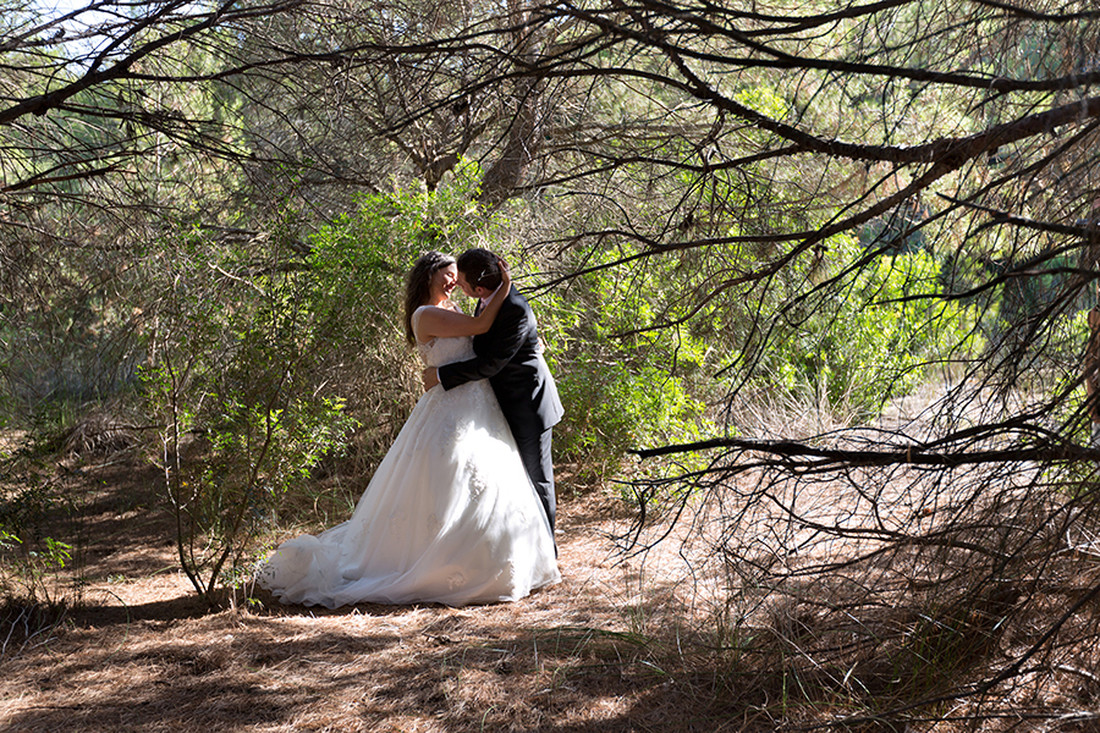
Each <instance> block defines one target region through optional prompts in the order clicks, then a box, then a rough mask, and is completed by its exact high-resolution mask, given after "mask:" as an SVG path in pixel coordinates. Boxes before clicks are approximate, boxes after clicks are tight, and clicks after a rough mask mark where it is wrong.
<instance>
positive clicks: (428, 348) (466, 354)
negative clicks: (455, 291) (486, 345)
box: [412, 305, 474, 367]
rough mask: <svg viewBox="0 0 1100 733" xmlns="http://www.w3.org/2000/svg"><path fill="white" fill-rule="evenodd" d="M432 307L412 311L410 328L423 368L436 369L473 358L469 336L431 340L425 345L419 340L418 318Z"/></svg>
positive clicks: (432, 306) (472, 348) (421, 307)
mask: <svg viewBox="0 0 1100 733" xmlns="http://www.w3.org/2000/svg"><path fill="white" fill-rule="evenodd" d="M435 307H436V306H434V305H422V306H420V307H419V308H417V309H416V310H415V311H413V315H412V327H413V333H414V334H416V339H417V344H416V350H417V352H418V353H419V354H420V359H421V361H423V362H424V366H430V367H438V366H443V365H444V364H450V363H451V362H455V361H465V360H467V359H472V358H473V357H474V344H473V340H472V339H471V338H470V337H469V336H453V337H445V338H433V339H430V340H428V341H427V342H426V343H424V342H422V339H421V338H420V316H422V315H423V314H424V311H426V310H427V309H428V308H435Z"/></svg>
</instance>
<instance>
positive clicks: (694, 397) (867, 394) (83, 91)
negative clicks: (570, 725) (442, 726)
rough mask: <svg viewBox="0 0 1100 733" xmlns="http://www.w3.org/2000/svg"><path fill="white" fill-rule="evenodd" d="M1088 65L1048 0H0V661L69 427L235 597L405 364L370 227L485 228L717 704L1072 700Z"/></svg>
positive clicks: (1085, 634)
mask: <svg viewBox="0 0 1100 733" xmlns="http://www.w3.org/2000/svg"><path fill="white" fill-rule="evenodd" d="M1098 85H1100V11H1097V10H1096V9H1095V7H1094V5H1093V4H1092V3H1090V2H1084V0H1079V1H1070V2H1058V1H1055V0H1036V2H1031V3H1028V4H1026V5H1024V4H1020V5H1017V4H1014V3H1013V2H999V1H997V2H994V1H992V0H967V1H966V2H954V1H953V0H952V1H949V0H881V1H879V2H867V3H862V4H861V3H850V2H825V1H821V2H818V1H816V0H811V1H810V2H800V3H793V2H792V3H785V2H778V1H776V2H772V1H770V0H765V1H762V2H722V3H710V2H699V3H694V4H693V3H666V2H658V1H650V0H642V1H640V2H633V1H632V0H609V1H608V2H602V0H594V1H593V2H587V1H585V2H580V3H573V2H560V3H545V4H544V3H539V2H528V1H526V0H507V2H505V3H493V2H474V1H469V0H462V1H460V2H453V1H452V2H437V1H436V0H409V1H408V2H387V1H384V0H379V1H377V2H357V1H346V2H344V1H340V2H328V1H319V2H312V1H306V0H279V1H277V2H252V1H251V0H243V1H240V2H236V1H233V0H230V1H228V2H223V3H203V2H184V1H182V0H174V1H169V2H163V1H161V0H133V1H132V2H119V1H118V0H95V1H94V2H92V3H90V4H87V5H84V4H80V3H77V4H75V5H72V6H63V7H52V6H49V5H46V4H41V3H29V2H25V1H24V0H0V431H2V434H3V436H4V441H3V448H2V453H0V460H2V462H0V551H2V555H0V590H2V592H3V596H4V599H5V601H4V603H5V605H4V606H3V608H4V610H3V615H2V616H0V637H3V638H4V639H5V641H4V644H3V652H2V653H0V664H3V663H4V661H5V658H7V659H8V660H12V659H17V658H18V657H19V655H20V654H22V653H24V652H25V650H27V649H28V648H31V647H33V645H34V644H35V641H34V640H35V639H36V638H41V637H40V636H39V635H40V634H42V633H44V631H46V630H48V631H49V633H50V634H52V633H54V631H56V630H57V629H59V628H64V625H65V624H66V623H69V622H71V618H72V616H71V614H72V613H73V612H74V609H78V608H79V607H80V604H81V602H82V590H81V589H82V587H83V586H82V584H86V583H88V582H89V581H90V579H89V578H88V577H87V575H86V574H85V573H83V572H82V570H81V568H82V563H81V557H82V544H81V542H82V540H81V538H82V536H83V533H84V531H85V530H86V529H87V524H86V523H82V522H83V520H82V517H84V516H86V514H85V510H86V509H87V507H88V504H87V502H86V499H83V498H81V496H78V495H76V494H74V493H73V492H72V490H71V483H70V482H69V481H68V477H71V476H72V475H75V474H80V473H81V472H88V471H90V470H91V469H92V468H93V467H103V466H106V465H112V466H117V465H125V466H131V467H133V468H134V470H135V471H138V470H145V469H148V468H149V467H153V468H154V469H155V472H154V475H156V476H157V477H158V478H157V479H156V480H155V481H154V482H152V484H151V489H150V491H151V493H150V495H149V498H148V501H147V502H146V501H145V500H144V499H143V500H142V502H143V503H141V504H140V505H137V506H136V510H138V511H139V513H141V512H148V513H151V514H157V515H158V516H163V517H167V518H168V521H166V522H165V524H164V526H165V527H166V535H165V536H164V537H163V540H164V541H165V542H167V543H169V544H170V545H171V547H172V551H173V554H174V556H175V562H177V563H178V567H179V569H180V571H181V572H182V573H184V574H185V575H186V577H187V578H188V580H189V582H190V584H191V585H192V586H193V590H194V593H195V594H196V595H197V596H198V597H199V598H201V599H203V600H204V602H206V603H208V604H209V605H210V607H211V608H213V609H217V608H224V607H225V606H226V604H230V605H232V606H233V607H234V608H237V607H238V606H240V607H244V608H248V607H250V605H252V604H258V605H262V601H261V600H257V599H256V597H255V595H254V590H255V589H253V588H252V586H251V583H250V574H251V571H252V569H253V568H254V566H255V563H256V561H257V560H258V559H259V558H261V557H263V556H264V554H265V553H266V552H267V551H269V549H270V547H271V546H272V544H273V543H274V542H276V541H277V540H278V539H280V538H282V537H285V536H286V535H287V534H289V533H292V532H294V531H297V530H298V529H301V528H303V527H305V528H310V527H313V528H316V527H320V526H325V525H329V524H331V523H333V522H334V521H338V520H339V519H341V518H343V517H345V516H346V515H347V513H348V512H349V511H350V509H351V507H352V506H354V502H355V500H356V499H357V497H358V495H359V493H360V492H361V490H362V488H363V486H364V485H365V481H366V480H367V479H368V478H369V476H370V474H371V472H372V470H373V467H374V466H375V465H376V464H377V462H378V460H379V459H380V458H381V456H382V455H383V454H384V452H385V449H386V447H387V446H388V445H389V444H390V442H391V441H392V440H393V438H394V436H395V435H396V432H397V430H398V429H399V428H400V426H401V424H402V422H403V421H404V418H405V416H406V415H407V414H408V412H409V410H410V409H411V407H412V405H413V404H414V402H415V399H416V397H417V395H418V394H419V392H420V389H419V386H418V377H417V374H418V372H417V368H416V363H415V355H414V354H413V353H411V352H410V351H409V350H408V349H407V347H406V345H405V343H404V340H403V339H402V334H401V317H400V311H399V309H400V296H401V292H402V289H403V283H404V275H405V273H406V271H407V269H408V268H409V266H410V265H411V263H412V262H413V261H414V260H415V258H416V257H417V256H418V254H419V253H421V252H423V251H425V250H427V249H439V250H443V251H447V252H450V253H458V252H460V251H461V250H463V249H465V248H466V247H468V246H483V247H487V248H490V249H493V250H495V251H498V252H500V253H501V254H503V255H504V256H505V257H506V258H507V259H508V260H509V261H510V262H511V263H512V267H513V271H514V273H515V275H516V276H517V284H518V286H519V287H520V288H521V289H523V290H524V292H525V294H526V295H527V296H528V298H529V299H531V301H532V303H533V305H534V308H535V311H536V313H537V314H538V317H539V319H540V330H541V333H542V335H543V338H544V340H545V341H546V344H547V349H548V351H547V355H548V359H549V361H550V365H551V369H552V370H553V371H554V373H555V375H556V377H557V379H558V383H559V387H560V389H561V391H562V397H563V401H564V403H565V407H566V413H567V416H566V420H565V422H564V423H563V424H562V425H561V426H560V427H559V428H558V430H557V431H556V433H555V451H556V459H557V462H558V465H559V473H560V474H561V475H562V476H563V477H564V479H563V481H562V482H561V483H562V485H561V488H560V491H561V492H562V493H563V494H564V495H565V497H566V499H567V500H569V499H571V498H572V499H575V500H577V501H580V500H582V499H583V498H584V497H591V496H597V495H598V496H601V497H607V498H608V501H610V502H611V503H612V504H613V505H614V508H612V509H608V510H607V511H609V512H611V513H623V514H624V516H626V517H627V521H626V523H625V524H624V525H623V530H622V531H621V532H618V533H617V536H616V537H614V538H613V540H614V543H615V546H616V547H617V548H619V551H620V552H621V553H623V556H624V557H627V556H633V555H636V554H637V553H644V552H645V551H646V550H647V549H649V548H650V547H652V546H654V545H655V544H657V543H658V542H660V541H661V540H662V539H663V540H664V541H665V542H666V543H673V542H685V543H687V541H688V539H690V540H691V541H692V543H693V544H692V547H691V549H690V551H689V550H688V549H684V550H682V553H683V554H684V556H685V557H690V558H691V562H692V565H693V567H694V568H695V569H696V571H697V576H696V577H697V578H698V579H700V584H701V585H702V584H703V583H702V579H706V583H705V584H706V585H707V586H708V588H710V590H709V591H708V594H707V599H708V601H707V605H706V612H705V613H699V612H698V609H696V611H693V612H692V614H686V615H685V616H684V618H682V619H680V621H681V622H682V624H683V625H684V627H685V628H688V627H690V628H691V630H692V637H691V638H692V643H693V644H696V645H698V647H697V648H698V649H701V650H704V651H703V652H701V653H700V654H699V655H698V656H694V657H692V662H691V664H692V665H695V666H693V667H692V669H693V670H694V671H693V674H697V675H703V676H704V677H706V678H707V679H710V680H711V682H710V683H708V685H707V686H705V687H706V689H708V690H714V691H715V692H714V698H715V699H721V700H722V701H723V702H722V705H725V706H727V707H724V708H722V710H723V711H724V712H723V713H721V715H725V716H726V717H725V718H724V719H725V720H726V721H727V723H728V721H733V720H748V719H749V718H748V716H747V714H746V712H745V711H746V710H752V711H753V716H752V719H753V720H756V721H760V720H766V721H767V722H766V723H760V725H761V726H764V727H761V728H760V729H769V727H772V728H778V727H785V726H798V725H818V724H820V725H842V726H848V727H853V726H854V727H857V728H858V726H867V727H866V728H864V729H879V727H883V726H885V728H884V729H897V730H902V729H905V726H907V725H908V726H925V727H926V728H928V727H935V726H937V725H940V724H943V721H944V720H948V719H950V720H952V721H954V723H953V724H954V725H957V726H960V727H961V728H965V729H990V730H1001V729H1021V730H1032V729H1035V727H1036V726H1044V727H1046V728H1048V729H1059V730H1090V729H1092V728H1090V727H1089V726H1095V725H1096V724H1097V720H1098V719H1100V709H1098V708H1097V703H1096V701H1097V697H1098V695H1100V677H1097V675H1096V674H1095V672H1094V671H1093V670H1095V669H1096V668H1097V663H1098V662H1100V659H1098V658H1097V649H1098V648H1100V646H1098V642H1100V626H1098V621H1100V564H1098V562H1097V560H1098V558H1100V544H1098V543H1100V524H1098V522H1100V508H1098V507H1097V496H1098V494H1097V473H1096V467H1097V459H1098V458H1100V452H1098V451H1097V449H1096V448H1094V447H1093V446H1094V443H1093V437H1092V436H1093V434H1094V430H1095V428H1094V426H1095V425H1096V424H1098V423H1100V412H1098V411H1097V409H1096V407H1095V406H1094V405H1093V403H1092V400H1091V399H1090V395H1092V394H1094V393H1095V391H1096V390H1095V388H1094V385H1096V384H1097V377H1096V374H1095V373H1094V372H1095V367H1096V363H1097V362H1096V355H1097V354H1098V353H1100V341H1098V340H1097V337H1096V329H1097V328H1100V315H1097V314H1096V313H1095V312H1094V313H1093V315H1092V319H1093V322H1092V323H1091V324H1090V311H1091V310H1092V309H1093V308H1094V307H1095V306H1097V305H1098V289H1097V285H1096V280H1097V278H1098V276H1100V268H1098V263H1097V261H1098V258H1100V239H1098V224H1100V187H1098V182H1100V169H1098V167H1097V166H1098V163H1100V160H1098V154H1097V151H1098V142H1100V133H1098V129H1097V128H1098V126H1100V96H1097V88H1098ZM131 509H135V507H131ZM685 548H686V545H685ZM701 592H702V591H700V593H701ZM689 616H690V618H689ZM673 627H676V628H677V629H679V628H680V627H679V626H677V625H676V623H674V622H672V621H670V622H669V625H668V626H667V627H665V628H662V629H647V633H649V634H652V637H653V638H654V639H656V638H665V637H664V636H663V635H667V634H668V633H671V632H670V631H669V629H672V628H673ZM676 633H679V631H677V632H676ZM677 638H679V637H677ZM714 680H720V681H724V682H721V683H719V682H714ZM1052 689H1057V690H1058V691H1059V692H1058V695H1056V696H1052V695H1050V694H1048V693H1049V691H1050V690H1052ZM730 690H736V693H735V694H734V693H730V692H729V691H730ZM761 716H763V717H761ZM728 724H729V725H730V726H732V725H733V723H728ZM746 726H748V724H747V723H746ZM521 727H522V726H521ZM730 729H736V728H732V727H731V728H730ZM913 729H924V728H913Z"/></svg>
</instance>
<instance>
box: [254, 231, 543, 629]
mask: <svg viewBox="0 0 1100 733" xmlns="http://www.w3.org/2000/svg"><path fill="white" fill-rule="evenodd" d="M501 264H502V265H503V263H501ZM501 270H502V274H503V275H504V282H503V283H502V284H501V286H500V288H498V289H497V291H496V292H495V293H494V294H493V296H492V298H491V299H490V300H489V301H488V303H486V305H485V307H484V308H483V309H482V311H481V313H480V314H479V315H477V316H468V315H465V314H463V313H460V312H458V310H457V309H456V308H455V307H454V306H453V305H452V303H451V302H450V300H449V296H450V294H451V292H452V291H453V290H454V288H455V286H456V284H457V278H458V270H457V268H456V266H455V261H454V260H453V259H452V258H450V257H448V256H447V255H444V254H441V253H439V252H428V253H426V254H424V255H423V256H421V257H420V259H419V260H418V261H417V262H416V265H415V266H414V267H413V269H412V271H411V272H410V273H409V279H408V286H407V288H406V291H405V332H406V337H407V339H408V341H409V343H410V344H413V345H415V346H416V348H417V349H418V350H419V352H420V356H421V358H422V359H423V361H424V363H425V365H427V366H441V365H443V364H447V363H450V362H454V361H462V360H464V359H468V358H470V357H472V356H473V346H472V345H471V340H470V337H471V336H474V335H477V334H481V333H485V331H487V330H488V328H489V325H490V324H491V323H492V321H493V319H494V318H495V317H496V315H497V312H498V311H499V310H500V306H501V304H502V303H503V302H504V298H505V296H506V295H507V293H508V289H509V288H510V287H511V284H510V280H511V278H510V277H509V276H508V272H507V268H505V267H503V266H502V268H501ZM560 579H561V576H560V575H559V573H558V566H557V561H556V560H555V553H554V543H553V539H552V537H551V534H550V528H549V523H548V521H547V519H546V517H545V515H544V513H543V510H542V505H541V504H540V503H539V499H538V497H537V496H536V494H535V492H534V489H533V487H532V485H531V482H530V479H529V478H528V477H527V472H526V471H525V470H524V468H523V464H522V463H521V462H520V457H519V453H518V452H517V451H516V445H515V441H514V440H513V438H512V433H511V430H510V429H509V427H508V424H507V422H505V419H504V416H503V415H502V414H501V411H500V406H499V404H498V403H497V400H496V397H495V395H494V394H493V390H492V388H491V387H490V386H489V383H488V382H487V381H486V380H479V381H474V382H470V383H468V384H465V385H463V386H461V387H456V388H454V389H451V390H447V391H444V390H443V388H442V387H440V386H435V387H433V388H432V389H430V390H428V391H427V392H426V393H425V394H424V396H423V397H421V398H420V401H419V402H417V403H416V407H415V408H413V411H412V414H410V415H409V419H408V421H407V422H406V423H405V425H404V427H402V429H401V432H400V433H399V434H398V436H397V439H396V440H395V441H394V443H393V446H392V447H391V448H390V450H389V452H388V453H387V454H386V457H385V458H384V459H382V463H381V464H379V466H378V470H377V471H376V472H375V474H374V478H372V479H371V481H370V483H369V485H368V486H367V490H366V491H365V492H364V493H363V496H362V497H361V498H360V499H359V504H358V506H356V508H355V512H354V514H352V517H351V519H349V520H348V521H346V522H344V523H342V524H338V525H336V526H335V527H332V528H331V529H328V530H326V531H324V532H322V533H321V534H319V535H317V536H313V535H308V534H307V535H302V536H300V537H296V538H294V539H292V540H289V541H287V542H284V543H283V544H282V545H280V546H279V548H278V549H277V550H276V551H275V553H274V554H273V555H272V556H271V557H269V558H268V559H267V561H266V562H265V563H264V564H263V565H262V566H261V568H260V570H259V572H258V574H257V581H258V582H259V584H260V585H261V586H262V587H264V588H267V589H268V590H270V591H271V592H272V593H273V594H274V595H275V597H276V598H278V599H279V600H280V601H282V602H283V603H302V604H305V605H322V606H327V607H328V608H336V607H337V606H342V605H346V604H353V603H361V602H365V603H414V602H438V603H445V604H447V605H451V606H462V605H466V604H470V603H491V602H495V601H512V600H516V599H519V598H522V597H524V596H526V595H527V594H528V593H530V592H531V590H532V589H534V588H538V587H540V586H544V585H549V584H551V583H556V582H558V581H559V580H560Z"/></svg>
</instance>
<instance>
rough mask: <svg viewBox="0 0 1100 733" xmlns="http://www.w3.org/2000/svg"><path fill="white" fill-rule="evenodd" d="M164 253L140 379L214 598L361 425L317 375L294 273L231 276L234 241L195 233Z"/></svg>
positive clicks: (171, 497) (180, 532)
mask: <svg viewBox="0 0 1100 733" xmlns="http://www.w3.org/2000/svg"><path fill="white" fill-rule="evenodd" d="M164 252H165V254H166V255H167V256H170V257H171V260H172V261H171V266H170V267H169V268H168V271H169V272H172V273H173V274H174V275H175V277H173V278H172V281H171V283H166V287H165V292H166V293H167V297H166V306H167V307H165V308H164V310H163V311H162V313H161V314H160V319H159V327H160V328H159V331H158V333H157V334H156V335H155V340H154V352H153V353H154V355H155V357H156V361H155V362H154V363H153V364H151V365H150V366H149V367H148V368H146V369H145V370H144V371H143V375H142V376H143V380H144V383H145V387H146V395H147V398H148V408H149V410H150V411H151V412H152V413H153V414H155V415H157V416H158V417H159V419H160V421H161V422H162V423H163V424H164V425H165V426H166V427H165V430H164V432H163V436H162V437H163V451H162V455H163V463H162V468H163V470H164V474H165V489H166V496H165V498H166V500H167V504H168V506H169V508H170V509H171V511H172V512H173V514H174V515H175V518H176V528H177V537H176V543H177V550H178V554H179V560H180V563H181V565H182V567H183V569H184V571H185V572H186V573H187V575H188V577H189V578H190V579H191V581H192V583H193V584H194V586H195V588H196V590H198V591H199V592H200V593H202V594H204V595H209V594H210V593H212V592H213V591H214V590H215V588H216V587H217V585H218V583H219V582H220V576H221V573H222V572H223V570H230V571H231V570H232V569H233V568H234V567H235V566H237V565H238V564H240V563H242V562H246V560H247V558H246V554H245V550H246V547H247V545H248V539H249V538H250V537H251V536H253V535H254V533H255V532H256V531H258V529H259V528H260V527H262V526H263V523H264V521H265V520H269V519H270V517H271V514H272V512H274V510H275V507H276V506H277V504H278V502H279V500H280V499H281V498H282V497H283V496H284V495H285V494H286V492H288V491H290V490H291V489H293V488H294V487H295V486H297V485H300V484H301V483H302V482H303V481H305V480H306V479H308V477H309V471H310V470H311V469H312V468H313V467H314V466H316V465H317V463H318V462H319V461H320V460H321V458H322V457H323V456H325V455H327V454H328V453H329V452H330V451H332V450H335V449H337V448H338V447H339V446H340V445H341V442H342V440H343V438H344V436H345V435H346V434H347V432H348V431H349V430H350V429H351V428H352V426H353V424H354V421H353V419H352V418H351V417H350V416H349V415H347V413H346V411H345V410H344V402H343V400H342V399H341V398H340V397H339V396H338V395H332V394H325V393H324V391H323V385H319V384H317V383H316V382H315V381H314V376H315V374H316V361H317V359H318V358H320V357H319V355H318V354H317V353H316V351H315V350H313V349H311V348H309V347H310V343H309V342H308V340H306V338H304V337H303V332H305V334H306V335H308V328H305V326H306V324H307V323H308V321H307V319H306V315H307V313H306V312H305V311H304V309H303V308H302V306H301V304H300V303H299V299H298V294H299V292H300V288H299V287H298V286H297V283H296V280H295V278H294V277H292V276H291V275H288V274H285V273H277V274H271V273H269V272H263V273H261V274H257V275H255V276H250V277H247V278H246V276H244V275H238V274H233V272H232V271H237V272H241V269H240V261H239V260H238V261H236V262H234V261H233V259H234V257H233V256H234V254H235V253H234V252H233V251H232V249H231V248H225V247H219V246H218V245H217V243H215V242H212V241H209V240H206V239H204V238H203V237H202V236H201V235H200V234H198V233H190V234H186V235H183V236H181V237H179V238H178V239H176V240H171V241H166V242H165V246H164ZM211 255H214V256H215V257H217V259H214V260H213V261H212V258H211ZM219 260H220V261H219Z"/></svg>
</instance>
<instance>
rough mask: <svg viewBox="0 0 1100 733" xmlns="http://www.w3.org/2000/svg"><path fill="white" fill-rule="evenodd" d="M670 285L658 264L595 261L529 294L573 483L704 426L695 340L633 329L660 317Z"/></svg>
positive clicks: (699, 348)
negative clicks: (622, 265)
mask: <svg viewBox="0 0 1100 733" xmlns="http://www.w3.org/2000/svg"><path fill="white" fill-rule="evenodd" d="M613 256H614V255H613V254H612V253H611V252H606V253H604V254H603V255H602V257H603V261H605V262H607V261H611V259H612V258H613ZM589 264H595V262H594V261H593V260H589ZM675 287H676V284H675V281H674V280H672V279H670V277H669V270H668V269H667V268H665V267H658V268H652V269H649V268H639V269H636V270H634V271H631V272H628V271H626V270H625V269H600V270H596V271H594V272H590V273H589V274H587V275H585V276H583V277H581V278H578V279H576V280H574V281H573V282H572V283H571V284H570V286H569V289H568V290H567V291H565V292H564V293H555V294H553V295H549V296H545V297H542V298H540V299H539V300H538V302H537V308H538V311H539V322H540V330H541V332H542V334H543V335H544V337H545V338H546V340H547V341H548V342H549V343H550V349H549V353H548V361H549V362H550V366H551V369H552V371H553V372H554V374H555V376H556V379H557V383H558V390H559V392H560V394H561V398H562V403H563V405H564V407H565V419H564V421H563V423H562V425H561V426H559V428H558V429H557V430H556V431H555V452H556V454H557V455H558V457H559V459H560V460H565V461H568V462H571V463H574V464H576V470H577V477H578V480H579V482H580V483H582V484H587V483H592V482H599V481H602V480H605V479H606V478H608V477H609V476H610V475H612V474H614V473H616V472H617V471H618V470H619V469H621V468H622V465H623V459H624V457H625V455H626V452H627V451H628V450H630V449H632V448H639V447H645V446H651V445H655V444H663V443H667V442H676V441H681V440H690V439H692V438H696V437H698V436H699V435H700V434H701V432H703V431H704V430H705V429H706V428H707V427H708V426H709V422H708V421H707V420H706V418H705V416H704V413H705V404H704V402H703V400H702V399H701V395H702V394H704V393H705V385H704V384H703V382H702V380H700V374H701V372H702V368H703V365H704V364H705V363H706V360H707V353H708V350H707V348H706V347H705V346H704V344H703V342H702V341H701V340H699V339H697V338H695V337H693V336H692V335H691V333H690V332H689V331H688V329H686V328H678V327H670V328H662V329H655V330H640V329H646V327H648V326H651V325H652V324H654V323H655V322H657V321H659V320H660V314H659V307H660V303H661V301H662V299H664V298H666V297H668V296H669V294H670V291H672V290H674V289H675Z"/></svg>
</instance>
